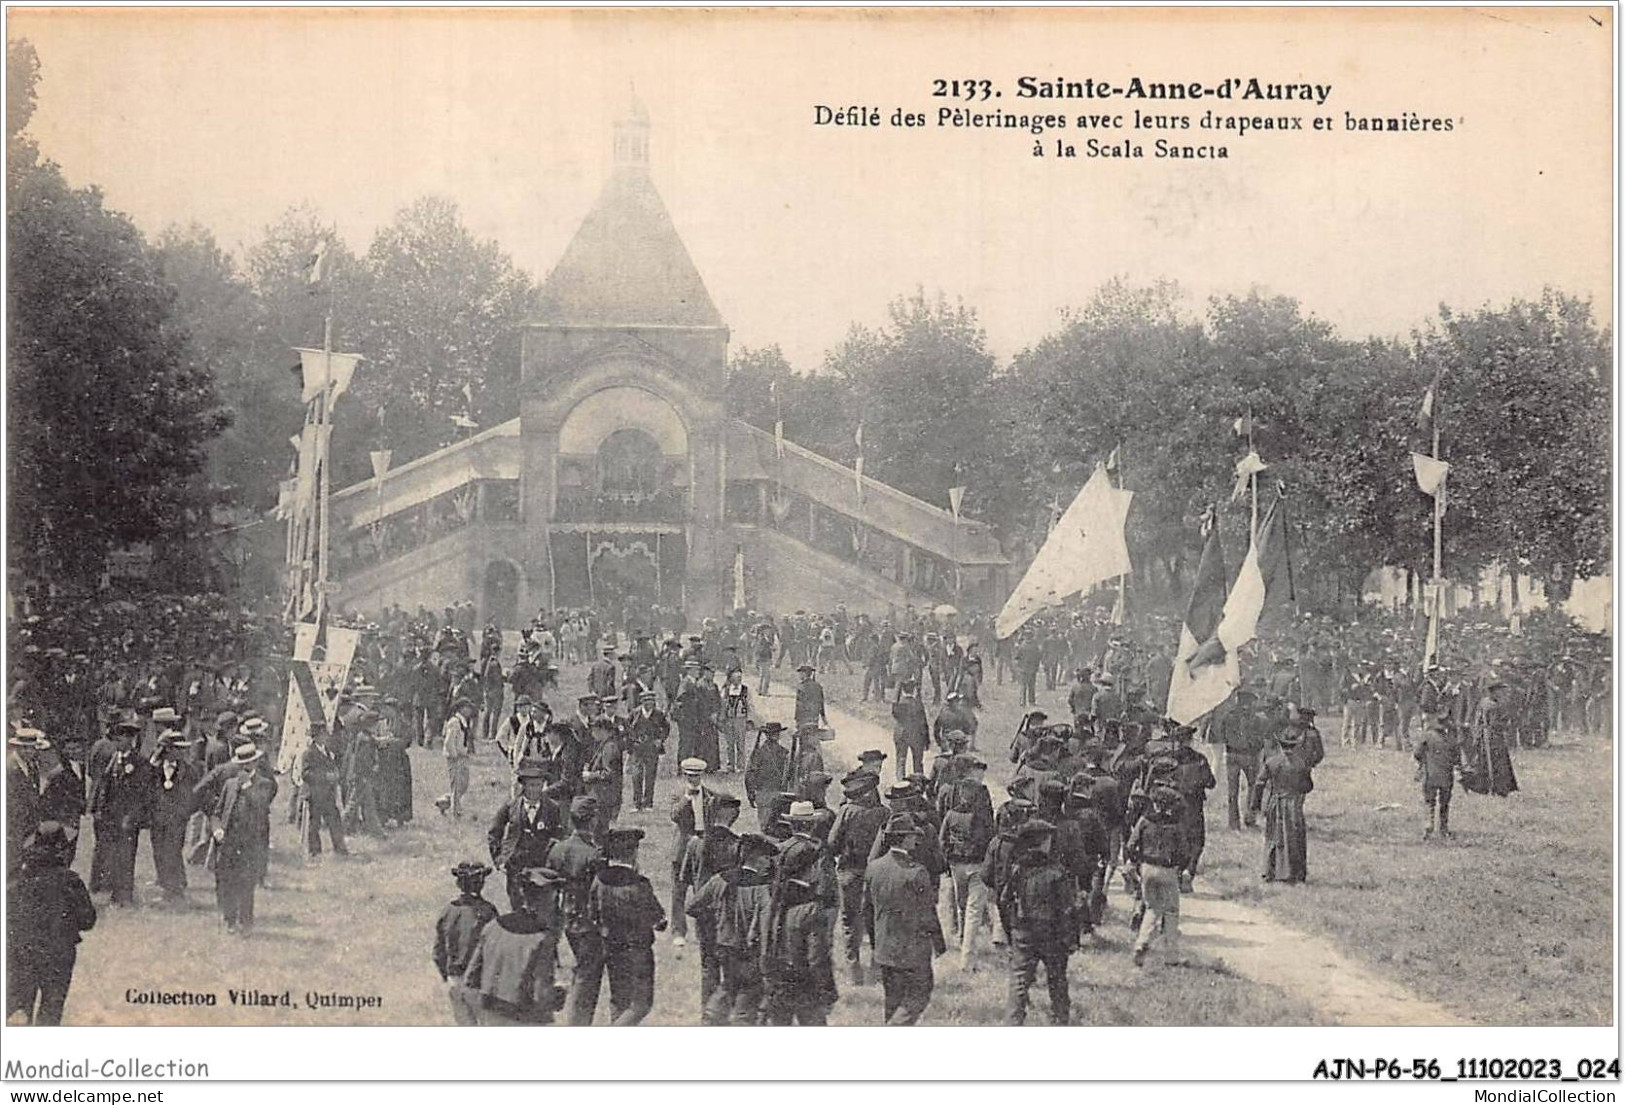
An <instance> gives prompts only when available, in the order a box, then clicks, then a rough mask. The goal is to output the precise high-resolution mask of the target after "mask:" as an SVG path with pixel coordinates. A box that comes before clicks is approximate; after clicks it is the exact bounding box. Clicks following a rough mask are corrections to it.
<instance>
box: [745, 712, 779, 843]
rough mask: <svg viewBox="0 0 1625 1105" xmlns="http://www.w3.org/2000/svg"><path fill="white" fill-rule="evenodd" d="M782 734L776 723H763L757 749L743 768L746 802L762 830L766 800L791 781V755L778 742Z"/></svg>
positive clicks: (759, 730) (764, 825)
mask: <svg viewBox="0 0 1625 1105" xmlns="http://www.w3.org/2000/svg"><path fill="white" fill-rule="evenodd" d="M783 732H784V726H783V725H782V724H780V723H779V722H777V721H769V722H765V723H764V724H763V725H762V726H761V727H760V728H759V729H758V730H757V735H756V747H755V748H754V749H752V750H751V754H750V763H749V764H748V765H747V766H746V768H745V800H746V801H748V802H749V803H750V804H751V807H752V808H753V809H755V810H757V822H758V825H759V826H760V827H761V828H762V829H763V831H766V828H767V826H766V823H765V821H764V820H763V819H764V818H765V816H766V806H765V803H766V802H767V799H768V798H769V797H770V796H771V795H774V794H777V793H778V792H779V791H781V790H783V789H784V787H785V785H786V784H787V782H788V780H789V778H790V753H789V752H788V751H786V750H785V747H784V745H782V744H780V743H779V735H780V734H781V733H783Z"/></svg>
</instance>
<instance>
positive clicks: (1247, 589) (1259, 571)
mask: <svg viewBox="0 0 1625 1105" xmlns="http://www.w3.org/2000/svg"><path fill="white" fill-rule="evenodd" d="M1276 594H1279V595H1280V596H1281V597H1283V598H1287V599H1290V598H1291V597H1292V573H1291V570H1290V568H1289V567H1288V565H1287V547H1286V512H1285V510H1284V509H1283V505H1282V500H1281V498H1280V497H1277V498H1276V500H1275V502H1273V503H1271V504H1270V508H1269V510H1267V511H1266V512H1265V513H1264V517H1263V519H1262V520H1261V521H1260V522H1259V523H1258V533H1257V535H1256V536H1255V537H1254V538H1253V540H1252V543H1251V545H1250V546H1249V547H1248V549H1247V557H1246V559H1245V560H1243V561H1242V562H1241V571H1240V572H1239V573H1237V575H1236V582H1235V583H1234V584H1233V585H1232V586H1231V588H1230V597H1229V598H1227V599H1225V603H1224V616H1223V617H1222V618H1220V620H1219V627H1218V629H1217V630H1216V631H1215V636H1216V637H1218V639H1219V642H1220V643H1221V644H1222V645H1223V646H1224V648H1225V650H1226V651H1227V652H1230V653H1234V652H1235V651H1236V650H1237V649H1239V648H1241V647H1242V646H1243V645H1245V644H1247V643H1248V642H1249V641H1251V640H1252V639H1253V638H1255V637H1256V636H1258V619H1259V617H1260V616H1262V614H1263V613H1264V604H1265V602H1266V601H1267V600H1268V599H1269V598H1270V597H1271V596H1273V595H1276Z"/></svg>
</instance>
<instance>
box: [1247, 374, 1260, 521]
mask: <svg viewBox="0 0 1625 1105" xmlns="http://www.w3.org/2000/svg"><path fill="white" fill-rule="evenodd" d="M1257 451H1258V450H1257V448H1256V447H1255V446H1254V445H1253V408H1252V406H1251V405H1249V406H1248V407H1247V452H1248V453H1249V454H1251V453H1255V452H1257ZM1247 483H1248V487H1249V490H1251V492H1252V498H1253V520H1252V526H1251V528H1250V529H1249V530H1248V531H1247V532H1248V533H1250V534H1251V535H1252V539H1253V540H1254V541H1255V542H1256V541H1257V540H1258V473H1257V472H1254V473H1253V474H1252V475H1250V476H1248V477H1247Z"/></svg>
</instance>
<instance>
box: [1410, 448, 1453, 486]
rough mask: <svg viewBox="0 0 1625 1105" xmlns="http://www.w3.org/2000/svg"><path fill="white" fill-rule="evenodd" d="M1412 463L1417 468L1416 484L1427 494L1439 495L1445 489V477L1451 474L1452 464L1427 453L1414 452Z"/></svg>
mask: <svg viewBox="0 0 1625 1105" xmlns="http://www.w3.org/2000/svg"><path fill="white" fill-rule="evenodd" d="M1411 465H1412V467H1414V468H1415V469H1416V486H1417V487H1420V488H1421V489H1422V491H1423V492H1424V493H1425V494H1428V495H1433V496H1437V495H1439V493H1440V492H1441V491H1443V489H1444V481H1445V477H1447V476H1448V475H1450V465H1448V464H1446V463H1445V462H1444V461H1442V460H1439V459H1438V458H1437V457H1430V456H1428V455H1427V454H1425V453H1412V454H1411Z"/></svg>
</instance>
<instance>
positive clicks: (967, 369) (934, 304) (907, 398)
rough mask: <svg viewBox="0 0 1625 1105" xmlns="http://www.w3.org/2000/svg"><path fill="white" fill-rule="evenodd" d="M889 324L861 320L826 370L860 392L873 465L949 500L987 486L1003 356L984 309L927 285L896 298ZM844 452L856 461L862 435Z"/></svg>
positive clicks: (896, 483) (901, 484) (888, 477)
mask: <svg viewBox="0 0 1625 1105" xmlns="http://www.w3.org/2000/svg"><path fill="white" fill-rule="evenodd" d="M888 314H889V317H890V322H889V325H887V326H886V327H884V328H882V329H880V330H870V329H868V328H866V327H862V326H854V327H852V329H851V330H850V331H848V333H847V337H846V340H845V341H843V342H842V343H841V344H840V345H839V346H837V347H836V348H835V349H833V350H831V351H830V352H829V354H828V355H827V356H826V357H825V360H824V374H826V375H828V376H831V377H833V378H834V379H836V380H839V381H841V382H842V383H844V384H845V385H846V387H847V388H848V389H850V392H851V400H850V408H849V409H851V413H852V414H853V415H854V416H855V417H854V419H853V425H852V426H851V428H850V429H849V431H848V437H849V438H851V437H852V436H853V434H854V433H855V431H856V428H857V427H856V422H857V421H858V420H860V419H861V421H862V422H863V426H864V437H863V448H864V465H865V471H866V472H867V473H868V474H869V475H872V476H873V477H874V478H875V479H878V480H882V481H884V482H886V483H889V484H891V485H892V486H893V487H896V488H897V489H898V490H900V491H906V492H908V493H909V494H910V495H914V496H917V497H918V498H921V499H925V500H927V501H928V502H931V503H934V504H936V505H937V506H945V505H946V499H947V490H948V488H949V487H952V486H955V485H958V484H961V483H967V482H977V483H979V484H981V485H982V486H986V480H985V478H983V477H985V476H986V475H987V474H988V472H989V469H990V457H991V454H992V449H993V442H992V435H991V433H990V432H989V431H990V423H989V419H988V416H987V411H988V409H989V407H990V405H991V403H992V400H993V396H994V384H993V382H994V359H993V355H992V354H991V353H989V352H988V351H987V338H986V335H985V333H984V332H983V330H982V327H981V323H980V322H979V321H978V320H977V318H976V312H975V311H973V310H971V309H970V308H969V307H966V306H965V305H964V304H963V303H953V304H950V303H949V302H948V301H947V299H946V298H945V297H944V296H942V295H940V294H939V295H937V296H935V297H934V298H928V297H927V296H926V294H925V292H924V291H923V290H916V291H915V292H914V293H913V294H912V295H910V296H905V297H901V298H898V299H896V300H893V301H892V303H891V305H890V308H889V310H888ZM844 452H845V455H844V456H841V457H839V458H838V459H841V460H843V461H848V462H850V461H851V460H852V459H853V458H854V457H855V455H856V452H857V446H856V443H855V441H854V442H853V444H852V445H851V446H850V447H849V448H847V449H846V450H845V451H844Z"/></svg>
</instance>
